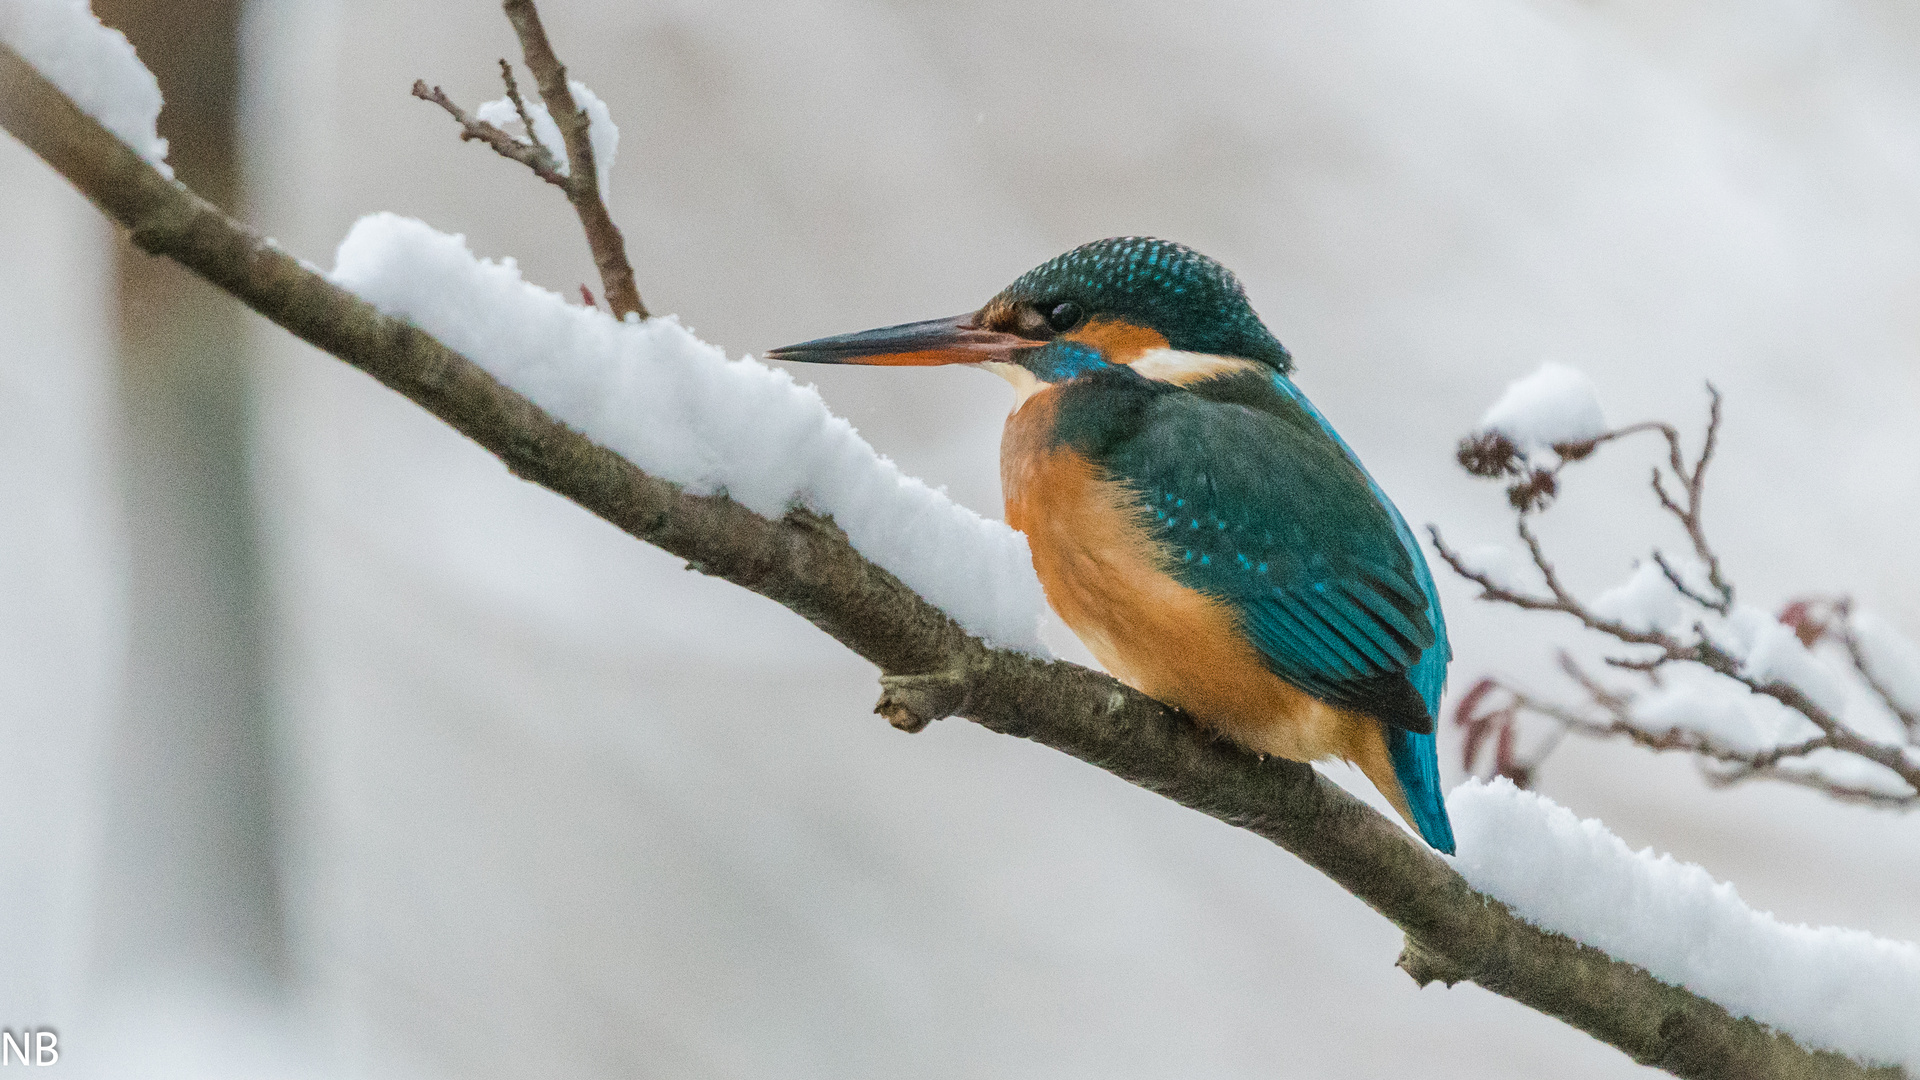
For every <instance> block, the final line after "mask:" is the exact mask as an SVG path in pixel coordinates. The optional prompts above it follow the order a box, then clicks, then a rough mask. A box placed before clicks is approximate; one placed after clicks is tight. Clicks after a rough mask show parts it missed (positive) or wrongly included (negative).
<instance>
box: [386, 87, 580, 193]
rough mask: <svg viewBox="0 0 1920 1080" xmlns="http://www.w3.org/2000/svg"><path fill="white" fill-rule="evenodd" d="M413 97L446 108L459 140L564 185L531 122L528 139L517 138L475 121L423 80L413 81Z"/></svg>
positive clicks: (551, 157) (564, 180)
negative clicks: (479, 144) (486, 148)
mask: <svg viewBox="0 0 1920 1080" xmlns="http://www.w3.org/2000/svg"><path fill="white" fill-rule="evenodd" d="M413 96H414V97H417V98H419V99H420V100H421V101H430V102H432V103H433V104H435V105H438V106H440V107H441V108H443V109H445V110H447V114H448V115H450V116H452V117H453V119H454V122H456V123H458V124H459V125H460V139H461V141H462V142H466V141H468V140H472V141H477V142H483V143H486V144H487V145H488V146H490V147H492V148H493V152H494V153H496V154H499V155H500V156H501V157H503V158H508V159H510V160H513V161H517V162H519V163H520V164H522V165H525V166H526V167H527V168H529V169H532V170H533V174H534V175H535V176H538V177H539V178H540V179H542V180H545V181H546V182H547V183H549V184H552V185H553V186H555V187H558V188H565V187H566V186H567V178H566V176H565V175H564V174H562V173H561V172H560V162H559V161H557V160H555V159H554V156H553V155H552V154H551V153H549V152H548V151H547V148H546V147H544V146H542V145H540V141H539V140H538V139H534V138H532V133H533V125H532V124H528V125H527V133H528V138H526V139H516V138H514V137H513V136H512V135H510V134H508V133H507V132H505V131H502V130H500V129H499V128H497V127H495V126H494V125H492V124H489V123H487V122H486V121H485V120H476V119H474V118H473V117H472V116H470V115H468V114H467V111H466V110H465V109H462V108H461V107H460V106H458V105H456V104H454V103H453V99H452V98H449V97H448V96H447V94H446V91H444V90H442V89H440V88H439V87H437V86H431V87H430V86H428V85H427V84H426V82H425V81H424V80H421V79H415V80H414V81H413Z"/></svg>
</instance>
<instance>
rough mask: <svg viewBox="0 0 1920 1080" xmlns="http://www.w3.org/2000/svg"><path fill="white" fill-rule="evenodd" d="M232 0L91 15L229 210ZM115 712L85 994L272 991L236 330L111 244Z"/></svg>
mask: <svg viewBox="0 0 1920 1080" xmlns="http://www.w3.org/2000/svg"><path fill="white" fill-rule="evenodd" d="M240 6H241V5H240V0H94V10H95V11H96V12H97V13H98V14H99V16H100V17H101V18H102V19H103V20H105V21H106V22H107V24H108V25H110V26H114V27H118V28H120V29H121V30H122V31H124V32H125V33H126V35H127V37H128V38H129V39H130V40H131V41H132V42H133V44H134V46H135V48H136V49H138V51H139V53H140V58H141V59H142V60H144V61H145V62H146V64H147V66H148V67H150V68H151V69H153V71H154V73H155V75H156V76H158V78H159V80H160V86H161V90H162V92H163V93H164V94H165V95H166V103H167V104H166V109H165V110H164V111H163V113H162V115H161V118H160V133H161V134H162V135H163V136H165V137H166V138H167V139H168V140H169V141H170V143H171V153H170V155H169V156H170V160H171V161H172V162H173V164H174V167H175V168H176V169H177V170H178V175H179V177H180V179H181V180H183V181H185V182H186V183H188V184H191V185H193V187H194V188H195V189H196V190H199V191H201V192H204V193H205V194H206V195H207V197H209V198H211V199H213V200H214V201H216V202H218V203H219V204H220V205H222V206H225V207H229V208H236V209H237V208H238V203H239V196H240V193H241V186H240V182H239V181H240V177H239V166H238V156H237V153H236V141H237V133H236V117H237V107H236V94H237V84H238V74H239V46H238V27H239V16H240ZM118 283H119V290H120V293H119V319H120V333H119V349H120V366H119V389H120V401H119V409H120V416H119V421H120V426H119V435H120V440H121V441H120V445H119V447H118V448H117V450H118V453H117V458H118V461H117V465H118V468H119V470H120V473H121V477H122V493H123V500H124V501H123V512H124V514H125V527H126V537H127V541H128V546H129V552H128V563H127V581H128V593H129V595H128V608H129V619H130V625H129V627H128V638H127V653H126V659H125V683H124V686H123V687H122V694H121V708H120V713H119V715H118V716H117V717H116V718H115V719H114V722H113V724H112V727H111V731H110V734H109V745H108V747H107V770H108V775H107V787H106V794H105V799H104V804H103V807H102V812H103V813H102V828H103V833H104V835H103V836H102V837H101V841H102V844H101V852H100V854H101V858H100V863H99V866H100V869H99V875H100V876H99V879H98V881H97V883H96V891H95V896H96V898H97V899H96V903H95V909H94V915H95V923H94V926H93V943H92V954H93V955H92V964H91V967H92V974H91V981H93V982H94V983H95V984H96V985H98V986H100V988H102V989H108V990H112V989H116V988H122V987H125V988H128V989H141V990H148V991H165V990H167V989H169V988H172V987H175V986H179V985H182V984H183V983H197V984H202V985H205V986H208V987H209V988H214V987H217V988H219V989H221V990H224V991H228V992H238V993H257V992H261V991H268V992H271V991H273V990H274V989H276V988H277V987H279V986H280V985H281V984H282V982H283V981H284V977H285V967H286V963H285V942H284V937H285V935H284V932H283V925H282V915H281V903H280V890H279V885H278V872H277V866H276V859H275V851H276V843H275V840H276V829H275V823H274V818H275V815H274V812H273V811H274V803H275V794H274V793H275V788H276V785H275V783H274V768H273V762H274V758H275V754H274V748H275V741H274V739H273V737H272V729H271V725H270V724H269V720H268V708H267V701H268V695H267V693H266V690H265V663H264V660H265V652H264V648H263V645H262V640H263V637H264V636H265V635H264V634H263V630H264V626H263V621H264V620H263V611H262V607H263V604H262V598H261V589H260V581H261V576H262V575H261V572H260V565H259V561H260V560H259V541H258V527H259V526H258V516H257V514H256V511H255V507H256V500H255V499H254V497H253V492H252V482H251V475H250V466H249V454H248V449H247V448H248V429H249V417H250V412H251V410H250V402H251V394H250V379H249V369H248V364H247V360H246V357H245V355H244V353H243V347H244V341H245V335H244V334H243V333H242V331H243V325H242V322H241V320H242V319H243V318H244V312H243V311H242V310H241V309H240V308H239V307H238V306H237V305H235V304H233V303H231V302H230V301H229V300H227V298H226V297H225V296H223V295H222V294H221V293H220V292H219V291H218V290H216V289H214V288H213V287H211V286H209V285H208V284H207V283H206V282H204V281H202V280H200V279H199V278H197V277H195V276H193V275H192V274H189V273H188V272H186V271H185V270H183V269H182V268H180V267H179V266H177V265H175V264H174V263H173V262H171V261H169V260H166V259H157V258H153V257H152V256H149V255H146V254H144V253H142V252H140V251H139V250H137V249H136V248H134V247H133V246H132V245H131V244H128V243H125V242H122V243H121V244H120V245H119V273H118Z"/></svg>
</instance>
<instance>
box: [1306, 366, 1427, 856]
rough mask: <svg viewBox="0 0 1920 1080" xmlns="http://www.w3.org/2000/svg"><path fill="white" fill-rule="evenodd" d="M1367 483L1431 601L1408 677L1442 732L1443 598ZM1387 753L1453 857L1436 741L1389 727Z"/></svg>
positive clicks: (1407, 533)
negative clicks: (1422, 644)
mask: <svg viewBox="0 0 1920 1080" xmlns="http://www.w3.org/2000/svg"><path fill="white" fill-rule="evenodd" d="M1273 384H1274V386H1275V387H1276V388H1277V389H1278V390H1279V391H1280V392H1281V393H1283V394H1285V395H1287V397H1289V398H1291V399H1292V400H1293V401H1295V402H1296V403H1298V404H1299V405H1300V407H1301V408H1302V409H1305V410H1306V411H1307V413H1308V415H1310V416H1312V417H1313V418H1314V419H1315V420H1316V421H1318V422H1319V424H1320V429H1321V430H1322V431H1324V432H1326V434H1327V436H1328V437H1329V438H1331V439H1333V441H1334V442H1336V443H1338V444H1339V445H1340V449H1341V450H1343V451H1345V452H1346V455H1347V457H1348V459H1350V460H1351V461H1352V462H1353V464H1354V466H1355V467H1356V468H1358V469H1359V470H1360V471H1361V472H1362V473H1366V466H1365V465H1362V464H1360V458H1359V456H1358V455H1356V454H1354V452H1353V448H1352V447H1350V446H1348V445H1347V441H1346V440H1345V439H1342V438H1341V437H1340V433H1339V432H1337V431H1335V430H1334V429H1333V425H1332V424H1329V423H1327V418H1326V417H1324V416H1322V415H1320V410H1319V409H1316V408H1314V407H1313V402H1311V401H1309V400H1307V395H1305V394H1303V393H1301V392H1300V388H1299V387H1297V386H1295V385H1293V380H1291V379H1289V378H1287V377H1286V376H1285V375H1281V374H1278V373H1276V374H1275V375H1274V376H1273ZM1367 483H1368V485H1369V486H1371V487H1372V488H1373V494H1374V497H1375V498H1377V499H1379V500H1380V505H1381V506H1383V507H1385V508H1386V511H1387V513H1388V515H1390V516H1391V517H1392V518H1393V528H1394V532H1395V533H1396V534H1397V535H1398V536H1399V537H1400V543H1401V545H1402V546H1403V547H1405V548H1406V552H1407V557H1408V558H1410V559H1412V560H1413V568H1414V575H1415V577H1416V578H1417V579H1418V580H1419V582H1420V590H1421V591H1422V592H1424V593H1425V594H1426V597H1427V622H1428V623H1429V624H1430V625H1431V626H1432V627H1433V644H1432V645H1429V646H1428V647H1427V649H1426V651H1425V652H1423V653H1421V654H1420V659H1419V661H1418V662H1417V663H1415V664H1414V666H1413V667H1412V668H1411V669H1410V670H1409V671H1408V672H1407V677H1408V678H1409V679H1411V680H1412V682H1413V685H1414V689H1416V690H1418V691H1419V692H1420V697H1421V699H1422V700H1423V701H1425V702H1426V703H1427V714H1428V715H1429V716H1432V717H1433V718H1434V720H1435V726H1436V727H1437V726H1438V721H1439V718H1440V694H1441V692H1442V691H1443V690H1445V689H1446V685H1447V662H1448V661H1449V660H1451V659H1452V658H1453V649H1452V647H1451V646H1449V645H1448V644H1447V620H1446V617H1445V616H1444V615H1442V614H1441V612H1440V594H1439V592H1438V591H1437V590H1436V589H1435V588H1434V584H1433V572H1432V571H1431V570H1429V569H1427V558H1426V555H1425V554H1423V553H1422V552H1421V550H1420V543H1419V541H1417V540H1415V539H1414V536H1413V530H1412V529H1410V528H1408V527H1407V519H1406V518H1405V517H1403V516H1401V514H1400V508H1399V507H1397V506H1395V505H1393V500H1392V499H1389V498H1387V493H1386V492H1384V491H1382V490H1380V485H1379V484H1378V483H1376V482H1375V481H1374V479H1373V476H1372V474H1370V473H1368V474H1367ZM1386 731H1387V752H1388V754H1389V756H1391V757H1392V759H1393V773H1394V776H1396V777H1397V778H1398V779H1399V781H1400V787H1401V789H1402V790H1404V791H1405V792H1406V796H1407V804H1408V806H1409V807H1410V808H1411V809H1412V810H1413V821H1414V824H1416V825H1418V826H1419V827H1420V835H1421V836H1422V837H1423V838H1425V840H1426V841H1427V843H1429V844H1432V845H1433V847H1434V848H1435V849H1436V850H1438V851H1443V852H1445V853H1447V854H1448V855H1451V854H1453V825H1452V824H1451V823H1450V822H1449V821H1448V820H1447V804H1446V798H1445V795H1444V793H1443V792H1441V790H1440V755H1439V750H1438V747H1437V744H1436V743H1435V740H1434V736H1432V735H1416V734H1414V733H1412V732H1410V731H1404V730H1402V729H1400V728H1396V727H1388V728H1387V729H1386Z"/></svg>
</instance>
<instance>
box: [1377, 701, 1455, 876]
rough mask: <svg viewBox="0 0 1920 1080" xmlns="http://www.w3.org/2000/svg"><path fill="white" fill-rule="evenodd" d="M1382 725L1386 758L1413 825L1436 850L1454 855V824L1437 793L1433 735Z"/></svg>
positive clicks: (1437, 776) (1437, 778)
mask: <svg viewBox="0 0 1920 1080" xmlns="http://www.w3.org/2000/svg"><path fill="white" fill-rule="evenodd" d="M1382 726H1383V727H1385V730H1386V734H1387V757H1388V758H1389V759H1390V760H1391V761H1392V762H1393V776H1394V779H1396V780H1398V781H1400V790H1401V792H1402V793H1403V794H1404V795H1405V796H1406V800H1407V809H1408V810H1410V811H1411V812H1412V814H1413V825H1414V828H1416V829H1419V830H1420V836H1421V837H1422V838H1423V839H1425V840H1426V842H1427V843H1429V844H1431V845H1433V848H1434V850H1435V851H1439V852H1441V853H1443V854H1446V855H1451V854H1453V824H1452V823H1451V822H1449V821H1448V820H1447V804H1446V800H1445V799H1444V798H1443V797H1442V796H1441V793H1440V754H1439V751H1438V749H1437V748H1436V747H1435V745H1434V741H1433V736H1431V735H1415V734H1414V733H1413V732H1411V731H1406V730H1404V729H1402V728H1397V727H1389V726H1386V725H1382Z"/></svg>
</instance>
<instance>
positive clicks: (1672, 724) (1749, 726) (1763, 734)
mask: <svg viewBox="0 0 1920 1080" xmlns="http://www.w3.org/2000/svg"><path fill="white" fill-rule="evenodd" d="M1631 715H1632V718H1633V723H1634V726H1635V727H1638V728H1640V729H1641V730H1642V731H1646V732H1648V733H1650V734H1654V735H1664V734H1666V733H1667V732H1669V731H1672V730H1675V729H1679V730H1682V731H1692V732H1697V733H1698V734H1701V735H1704V736H1706V737H1707V738H1709V739H1711V740H1713V742H1714V744H1715V745H1717V746H1720V747H1722V748H1724V749H1727V750H1730V751H1733V752H1735V753H1740V754H1752V753H1756V752H1758V751H1761V750H1768V749H1771V748H1773V747H1775V746H1781V745H1785V744H1788V743H1797V742H1804V741H1806V740H1808V739H1811V738H1813V737H1814V736H1816V735H1819V734H1820V729H1819V728H1816V727H1814V726H1813V722H1812V721H1810V720H1808V719H1807V718H1806V717H1804V716H1802V715H1800V714H1799V713H1797V712H1795V711H1793V710H1792V709H1789V708H1787V707H1786V706H1785V705H1782V704H1780V703H1779V702H1778V701H1775V700H1774V699H1773V698H1770V697H1768V696H1766V695H1765V694H1755V693H1752V692H1751V691H1749V690H1748V689H1747V688H1746V687H1744V686H1741V685H1740V684H1739V683H1736V682H1734V681H1732V680H1731V679H1727V678H1724V677H1722V676H1720V675H1717V674H1715V673H1714V672H1712V671H1709V670H1707V669H1706V668H1703V667H1698V666H1696V665H1692V664H1674V665H1672V666H1670V667H1669V668H1668V669H1667V670H1666V671H1665V672H1663V673H1662V675H1661V684H1660V686H1659V687H1657V688H1655V689H1652V690H1647V691H1644V692H1642V693H1641V694H1639V695H1638V696H1636V697H1635V698H1634V700H1633V706H1632V710H1631ZM1835 779H1838V777H1835Z"/></svg>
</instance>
